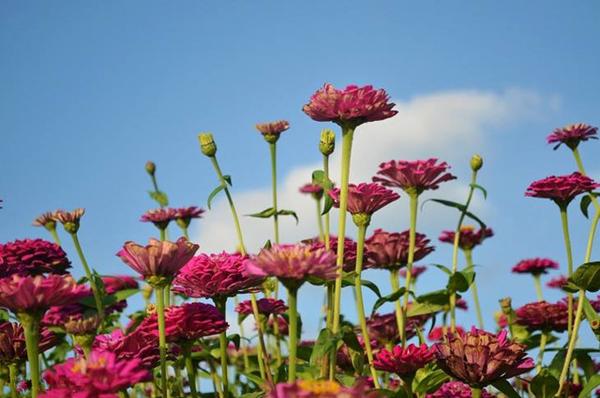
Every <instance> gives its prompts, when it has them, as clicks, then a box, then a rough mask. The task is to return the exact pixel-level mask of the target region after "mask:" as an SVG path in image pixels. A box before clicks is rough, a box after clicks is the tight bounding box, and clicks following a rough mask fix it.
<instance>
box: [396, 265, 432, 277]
mask: <svg viewBox="0 0 600 398" xmlns="http://www.w3.org/2000/svg"><path fill="white" fill-rule="evenodd" d="M425 271H427V267H426V266H424V265H413V267H412V273H411V275H412V278H413V279H414V280H417V278H418V277H419V276H420V275H421V274H422V273H423V272H425ZM398 275H400V276H401V277H402V278H406V268H402V269H401V270H400V271H398Z"/></svg>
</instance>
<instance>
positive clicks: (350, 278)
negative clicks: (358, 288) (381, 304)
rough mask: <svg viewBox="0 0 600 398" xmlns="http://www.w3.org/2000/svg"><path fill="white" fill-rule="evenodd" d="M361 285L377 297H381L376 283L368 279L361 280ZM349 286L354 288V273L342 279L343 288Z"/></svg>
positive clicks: (347, 274) (349, 273) (345, 275)
mask: <svg viewBox="0 0 600 398" xmlns="http://www.w3.org/2000/svg"><path fill="white" fill-rule="evenodd" d="M360 284H361V285H362V286H364V287H366V288H367V289H369V290H371V291H372V292H373V293H375V295H376V296H377V297H381V291H380V290H379V288H378V287H377V285H376V284H375V283H373V282H371V281H369V280H367V279H361V280H360ZM348 286H354V272H348V273H346V274H344V276H343V278H342V287H348Z"/></svg>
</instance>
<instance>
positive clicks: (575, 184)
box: [525, 172, 600, 208]
mask: <svg viewBox="0 0 600 398" xmlns="http://www.w3.org/2000/svg"><path fill="white" fill-rule="evenodd" d="M598 187H600V184H598V183H597V182H595V181H594V180H592V179H591V178H589V177H587V176H584V175H583V174H580V173H578V172H574V173H572V174H569V175H563V176H550V177H546V178H544V179H541V180H538V181H534V182H532V183H531V184H530V185H529V187H528V188H527V191H526V192H525V196H531V197H534V198H544V199H551V200H553V201H554V202H555V203H556V204H557V205H558V206H560V207H561V208H566V207H567V206H568V204H569V203H570V202H571V201H572V200H573V199H574V198H575V197H576V196H577V195H580V194H582V193H585V192H590V191H593V190H594V189H596V188H598Z"/></svg>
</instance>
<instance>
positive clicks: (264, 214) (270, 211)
mask: <svg viewBox="0 0 600 398" xmlns="http://www.w3.org/2000/svg"><path fill="white" fill-rule="evenodd" d="M275 214H277V215H278V216H292V217H294V219H295V220H296V224H298V215H297V214H296V212H295V211H293V210H279V211H277V212H276V211H275V209H274V208H272V207H269V208H267V209H264V210H263V211H259V212H258V213H253V214H247V216H249V217H256V218H271V217H273V216H275Z"/></svg>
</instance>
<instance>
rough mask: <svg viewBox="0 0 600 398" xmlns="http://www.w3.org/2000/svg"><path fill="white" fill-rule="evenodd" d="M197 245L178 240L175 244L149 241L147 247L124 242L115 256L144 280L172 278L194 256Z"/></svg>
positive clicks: (154, 240)
mask: <svg viewBox="0 0 600 398" xmlns="http://www.w3.org/2000/svg"><path fill="white" fill-rule="evenodd" d="M196 250H198V245H196V244H193V243H190V242H188V240H187V239H185V238H179V239H178V240H177V242H169V241H162V242H161V241H159V240H156V239H150V242H149V243H148V245H147V246H141V245H138V244H137V243H134V242H131V241H129V242H125V245H123V248H122V249H121V250H119V252H118V253H117V256H119V257H120V258H121V260H123V262H124V263H125V264H127V265H129V266H130V267H131V268H133V269H134V270H135V271H136V272H138V273H139V274H140V275H142V276H143V277H144V278H145V279H147V278H149V277H152V276H160V277H166V278H172V277H174V276H175V275H176V274H177V272H178V271H179V270H180V269H181V268H182V267H183V266H184V265H185V264H186V263H187V262H188V261H190V259H191V258H192V257H193V256H194V253H196Z"/></svg>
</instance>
